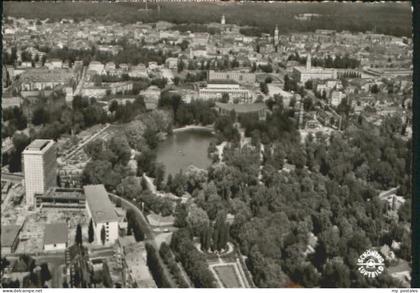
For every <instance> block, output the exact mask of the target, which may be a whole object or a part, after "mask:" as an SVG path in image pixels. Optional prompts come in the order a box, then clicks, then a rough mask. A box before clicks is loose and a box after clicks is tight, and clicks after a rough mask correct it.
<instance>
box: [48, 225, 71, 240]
mask: <svg viewBox="0 0 420 293" xmlns="http://www.w3.org/2000/svg"><path fill="white" fill-rule="evenodd" d="M67 240H68V238H67V224H66V223H54V224H47V225H45V230H44V245H45V244H56V243H67Z"/></svg>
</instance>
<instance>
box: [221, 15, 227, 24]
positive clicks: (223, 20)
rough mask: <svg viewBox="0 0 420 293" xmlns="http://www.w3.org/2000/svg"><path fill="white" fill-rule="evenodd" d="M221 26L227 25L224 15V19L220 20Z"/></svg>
mask: <svg viewBox="0 0 420 293" xmlns="http://www.w3.org/2000/svg"><path fill="white" fill-rule="evenodd" d="M220 24H226V19H225V15H224V14H223V15H222V19H221V20H220Z"/></svg>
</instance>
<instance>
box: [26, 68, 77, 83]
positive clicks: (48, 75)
mask: <svg viewBox="0 0 420 293" xmlns="http://www.w3.org/2000/svg"><path fill="white" fill-rule="evenodd" d="M72 78H73V72H72V71H71V70H70V69H63V68H56V69H48V68H30V69H28V70H26V71H25V72H23V73H22V75H21V77H20V82H21V83H25V82H64V83H70V81H71V79H72Z"/></svg>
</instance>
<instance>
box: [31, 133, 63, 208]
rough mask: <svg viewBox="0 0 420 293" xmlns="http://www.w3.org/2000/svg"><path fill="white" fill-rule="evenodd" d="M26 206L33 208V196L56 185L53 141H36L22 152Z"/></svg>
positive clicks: (55, 158) (55, 159)
mask: <svg viewBox="0 0 420 293" xmlns="http://www.w3.org/2000/svg"><path fill="white" fill-rule="evenodd" d="M23 170H24V176H25V193H26V205H27V206H34V203H35V202H34V195H35V194H43V193H45V191H47V189H48V188H49V187H51V186H55V185H56V184H57V150H56V146H55V143H54V140H49V139H36V140H34V141H33V142H32V143H31V144H30V145H29V146H27V147H26V148H25V150H24V151H23Z"/></svg>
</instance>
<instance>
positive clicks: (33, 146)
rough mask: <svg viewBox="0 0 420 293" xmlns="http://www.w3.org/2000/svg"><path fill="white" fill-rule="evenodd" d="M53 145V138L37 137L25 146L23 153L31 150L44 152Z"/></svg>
mask: <svg viewBox="0 0 420 293" xmlns="http://www.w3.org/2000/svg"><path fill="white" fill-rule="evenodd" d="M53 145H54V140H52V139H35V140H34V141H32V142H31V143H30V144H29V145H28V146H27V147H26V148H25V150H24V151H23V153H24V154H25V153H29V152H36V153H43V152H45V151H46V150H48V149H49V148H50V147H51V146H53Z"/></svg>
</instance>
